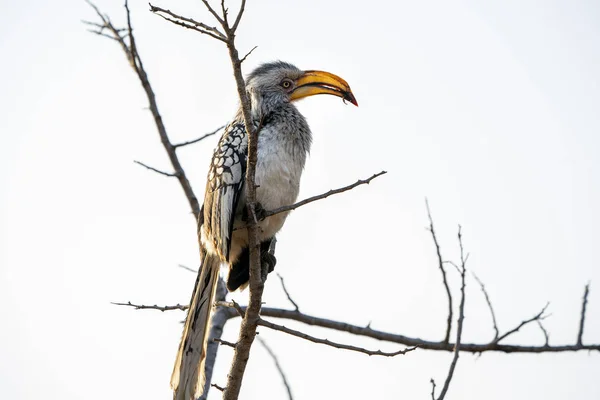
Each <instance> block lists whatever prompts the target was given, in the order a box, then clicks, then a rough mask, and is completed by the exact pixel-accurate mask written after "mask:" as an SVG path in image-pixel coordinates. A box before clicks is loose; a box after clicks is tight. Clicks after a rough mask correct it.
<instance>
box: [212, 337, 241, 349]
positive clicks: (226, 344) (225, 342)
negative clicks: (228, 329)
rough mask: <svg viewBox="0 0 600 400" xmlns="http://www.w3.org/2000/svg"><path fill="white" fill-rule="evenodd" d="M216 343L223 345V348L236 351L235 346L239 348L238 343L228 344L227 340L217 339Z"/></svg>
mask: <svg viewBox="0 0 600 400" xmlns="http://www.w3.org/2000/svg"><path fill="white" fill-rule="evenodd" d="M214 341H215V342H217V343H219V344H222V345H223V346H228V347H231V348H234V349H235V346H237V343H231V342H228V341H227V340H223V339H215V340H214Z"/></svg>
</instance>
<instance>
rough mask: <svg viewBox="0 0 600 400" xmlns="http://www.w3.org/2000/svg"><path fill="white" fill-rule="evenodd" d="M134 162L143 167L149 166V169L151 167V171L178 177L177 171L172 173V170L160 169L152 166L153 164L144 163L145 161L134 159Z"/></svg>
mask: <svg viewBox="0 0 600 400" xmlns="http://www.w3.org/2000/svg"><path fill="white" fill-rule="evenodd" d="M133 162H134V163H136V164H138V165H141V166H142V167H144V168H147V169H149V170H150V171H154V172H157V173H159V174H161V175H164V176H168V177H171V178H176V177H177V174H176V173H175V174H173V173H170V172H165V171H161V170H160V169H156V168H154V167H151V166H149V165H146V164H144V163H143V162H141V161H137V160H133Z"/></svg>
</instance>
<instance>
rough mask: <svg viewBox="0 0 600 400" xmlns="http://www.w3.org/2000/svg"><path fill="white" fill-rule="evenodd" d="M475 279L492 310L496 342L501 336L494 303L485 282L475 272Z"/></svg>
mask: <svg viewBox="0 0 600 400" xmlns="http://www.w3.org/2000/svg"><path fill="white" fill-rule="evenodd" d="M473 277H474V278H475V280H476V281H477V283H479V286H480V287H481V291H482V292H483V295H484V296H485V301H486V303H487V305H488V308H489V309H490V314H492V322H493V323H494V332H495V334H494V340H496V339H498V336H499V335H500V332H499V330H498V324H497V323H496V314H495V313H494V308H493V307H492V302H491V300H490V296H488V292H487V290H485V285H484V284H483V282H481V280H480V279H479V278H478V277H477V275H476V274H475V272H473Z"/></svg>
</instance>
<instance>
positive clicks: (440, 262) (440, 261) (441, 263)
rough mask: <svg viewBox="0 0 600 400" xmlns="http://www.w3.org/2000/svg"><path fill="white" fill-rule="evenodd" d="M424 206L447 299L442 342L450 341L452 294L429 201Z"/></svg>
mask: <svg viewBox="0 0 600 400" xmlns="http://www.w3.org/2000/svg"><path fill="white" fill-rule="evenodd" d="M425 206H426V207H427V216H428V217H429V232H431V237H432V238H433V243H434V244H435V251H436V254H437V258H438V266H439V269H440V272H441V273H442V281H443V283H444V288H446V296H447V297H448V319H447V320H446V334H445V335H444V342H446V343H448V342H449V341H450V332H451V331H452V292H450V286H448V279H447V277H446V269H445V268H444V260H443V259H442V252H441V250H440V244H439V243H438V240H437V236H436V234H435V230H434V228H433V218H432V217H431V210H430V209H429V201H428V200H427V198H425Z"/></svg>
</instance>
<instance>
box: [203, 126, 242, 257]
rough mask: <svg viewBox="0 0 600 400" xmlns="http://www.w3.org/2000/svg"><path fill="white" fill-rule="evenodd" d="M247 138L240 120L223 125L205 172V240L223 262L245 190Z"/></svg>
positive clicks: (227, 252) (227, 255)
mask: <svg viewBox="0 0 600 400" xmlns="http://www.w3.org/2000/svg"><path fill="white" fill-rule="evenodd" d="M247 151H248V140H247V137H246V128H245V127H244V124H243V123H241V122H233V123H232V124H230V125H228V126H227V127H226V128H225V132H224V133H223V136H221V140H219V144H218V146H217V148H216V149H215V152H214V154H213V158H212V161H211V164H210V168H209V171H208V182H207V184H206V193H205V195H204V224H205V225H206V226H205V228H204V229H205V232H206V233H207V236H208V237H206V239H207V240H209V241H210V242H211V244H212V245H213V248H214V249H215V250H216V252H217V253H218V255H219V257H220V258H221V260H222V261H227V259H228V257H229V250H230V246H231V235H232V231H233V222H234V219H235V215H236V209H237V206H238V202H239V199H240V196H241V194H242V192H243V189H244V182H245V177H246V154H247Z"/></svg>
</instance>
